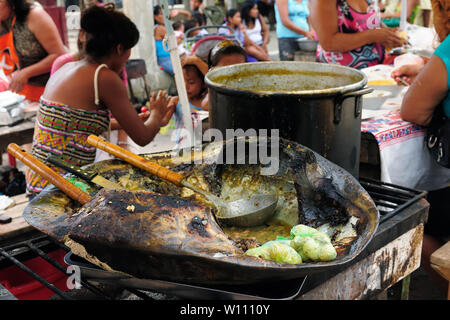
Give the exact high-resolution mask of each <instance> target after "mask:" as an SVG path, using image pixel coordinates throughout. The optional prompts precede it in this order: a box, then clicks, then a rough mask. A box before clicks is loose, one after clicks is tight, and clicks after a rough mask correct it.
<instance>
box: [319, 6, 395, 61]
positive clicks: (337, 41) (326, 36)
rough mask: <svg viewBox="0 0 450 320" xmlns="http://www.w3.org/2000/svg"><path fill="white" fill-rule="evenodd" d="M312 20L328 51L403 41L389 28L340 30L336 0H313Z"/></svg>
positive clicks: (323, 46)
mask: <svg viewBox="0 0 450 320" xmlns="http://www.w3.org/2000/svg"><path fill="white" fill-rule="evenodd" d="M311 21H312V25H313V28H314V30H315V31H316V34H317V37H318V38H319V43H320V45H321V46H322V48H323V49H324V50H326V51H335V52H346V51H351V50H354V49H356V48H360V47H362V46H363V45H365V44H368V43H374V42H379V43H382V44H383V45H385V46H388V47H397V46H400V45H401V44H402V42H403V40H402V38H400V37H399V36H397V35H396V34H395V31H394V30H390V29H388V28H380V29H373V30H366V31H363V32H357V33H342V32H339V29H338V13H337V8H336V0H329V1H323V0H312V1H311Z"/></svg>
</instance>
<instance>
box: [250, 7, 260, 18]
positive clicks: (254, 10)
mask: <svg viewBox="0 0 450 320" xmlns="http://www.w3.org/2000/svg"><path fill="white" fill-rule="evenodd" d="M258 13H259V12H258V6H257V5H256V4H255V5H254V6H253V8H251V9H250V12H249V14H250V17H252V18H257V17H258Z"/></svg>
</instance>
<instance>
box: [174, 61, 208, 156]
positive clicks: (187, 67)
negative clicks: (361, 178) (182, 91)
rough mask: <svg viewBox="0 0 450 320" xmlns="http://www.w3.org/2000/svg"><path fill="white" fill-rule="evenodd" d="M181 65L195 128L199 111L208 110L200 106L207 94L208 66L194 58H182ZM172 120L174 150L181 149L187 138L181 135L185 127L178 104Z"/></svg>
mask: <svg viewBox="0 0 450 320" xmlns="http://www.w3.org/2000/svg"><path fill="white" fill-rule="evenodd" d="M181 65H182V68H183V76H184V82H185V85H186V93H187V96H188V102H189V108H190V110H191V118H192V124H193V127H194V128H196V127H197V126H198V124H199V119H200V118H199V114H198V112H199V111H201V110H208V107H207V105H206V106H203V105H202V103H203V101H204V99H205V96H206V95H207V92H208V91H207V88H206V84H205V74H206V73H207V72H208V66H207V65H206V63H204V62H203V61H202V60H201V59H200V58H198V57H196V56H185V57H183V58H182V59H181ZM174 118H175V131H174V134H175V143H176V148H181V147H182V146H183V145H184V143H185V142H186V139H187V136H186V135H185V134H184V133H183V130H184V129H185V128H186V127H185V124H184V121H183V111H182V108H181V104H180V103H178V104H177V106H176V108H175V113H174Z"/></svg>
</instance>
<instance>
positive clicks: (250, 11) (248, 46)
mask: <svg viewBox="0 0 450 320" xmlns="http://www.w3.org/2000/svg"><path fill="white" fill-rule="evenodd" d="M241 17H242V23H243V25H244V27H245V28H243V29H245V30H244V31H243V34H244V40H245V41H244V47H245V50H246V51H247V53H248V54H249V55H251V56H253V57H255V58H256V59H258V60H259V61H271V60H272V59H270V57H269V53H268V50H267V43H268V42H269V28H267V25H266V23H265V22H264V19H263V18H262V16H261V15H260V14H259V12H258V6H257V5H256V2H254V1H253V0H247V1H245V2H244V3H243V4H242V7H241Z"/></svg>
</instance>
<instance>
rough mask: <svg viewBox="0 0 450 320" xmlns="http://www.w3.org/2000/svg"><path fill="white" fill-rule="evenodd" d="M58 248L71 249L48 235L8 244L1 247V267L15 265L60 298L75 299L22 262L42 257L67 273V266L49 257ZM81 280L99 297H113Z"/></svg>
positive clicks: (82, 283)
mask: <svg viewBox="0 0 450 320" xmlns="http://www.w3.org/2000/svg"><path fill="white" fill-rule="evenodd" d="M57 249H63V250H64V251H66V252H68V251H69V249H68V248H67V247H66V246H64V245H62V244H60V243H59V242H57V241H55V240H53V239H51V238H49V237H47V236H41V237H37V238H35V239H31V240H28V241H24V242H20V243H17V244H13V245H10V246H7V247H5V248H0V269H2V268H4V267H6V266H10V265H15V266H17V267H18V268H20V269H21V270H23V271H24V272H26V273H27V274H28V275H30V276H31V277H32V278H34V279H35V280H37V281H39V282H40V283H41V284H42V285H44V286H45V287H46V288H48V289H50V290H51V291H53V292H54V293H55V294H57V295H58V296H59V297H60V298H62V299H64V300H73V298H72V297H71V296H70V295H69V294H67V293H66V292H64V291H62V290H61V289H59V288H57V287H56V286H55V285H54V284H52V283H50V282H49V281H47V280H46V279H44V278H43V277H42V276H41V275H39V274H38V273H37V272H35V271H33V270H32V269H30V268H29V267H27V266H26V265H25V264H23V263H22V262H23V261H26V260H29V259H32V258H36V257H40V258H42V259H43V260H45V261H46V262H47V263H49V264H51V265H52V266H53V267H55V268H56V269H58V270H59V271H61V272H63V273H64V274H65V273H66V267H64V266H63V265H61V264H60V263H59V262H58V261H56V260H55V259H53V258H51V257H49V255H48V254H47V253H48V252H51V251H54V250H57ZM80 282H81V285H82V286H83V287H84V288H86V289H87V290H89V291H90V292H92V293H93V294H95V296H96V297H97V298H99V299H107V300H111V299H112V297H110V296H108V295H107V294H106V293H104V292H102V291H101V290H99V289H97V288H96V287H95V286H93V285H91V284H90V283H88V282H86V281H83V280H81V281H80Z"/></svg>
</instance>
